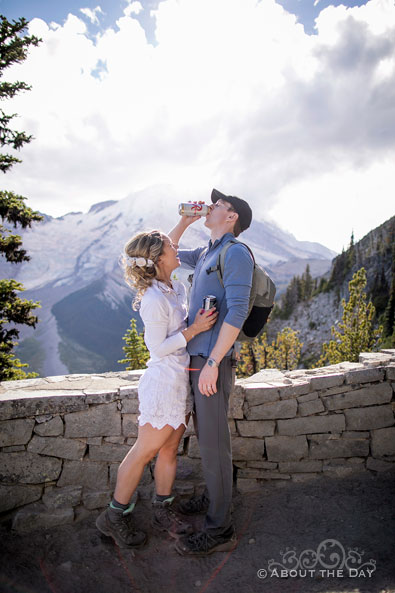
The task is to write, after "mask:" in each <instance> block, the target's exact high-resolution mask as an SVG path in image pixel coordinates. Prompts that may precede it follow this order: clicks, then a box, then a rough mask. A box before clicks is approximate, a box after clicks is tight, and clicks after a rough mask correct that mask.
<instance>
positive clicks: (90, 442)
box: [86, 437, 103, 446]
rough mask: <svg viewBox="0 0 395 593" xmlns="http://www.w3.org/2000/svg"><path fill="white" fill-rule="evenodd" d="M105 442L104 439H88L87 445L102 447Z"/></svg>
mask: <svg viewBox="0 0 395 593" xmlns="http://www.w3.org/2000/svg"><path fill="white" fill-rule="evenodd" d="M102 441H103V438H102V437H91V438H90V439H86V444H87V445H97V446H99V445H101V444H102Z"/></svg>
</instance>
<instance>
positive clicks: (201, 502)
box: [178, 492, 210, 515]
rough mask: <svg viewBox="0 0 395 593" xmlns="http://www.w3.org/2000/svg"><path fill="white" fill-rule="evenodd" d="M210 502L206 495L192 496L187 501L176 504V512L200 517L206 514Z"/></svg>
mask: <svg viewBox="0 0 395 593" xmlns="http://www.w3.org/2000/svg"><path fill="white" fill-rule="evenodd" d="M209 504H210V500H209V499H208V498H207V496H206V494H205V493H204V492H203V494H200V495H199V496H192V498H190V499H189V500H181V501H180V502H179V504H178V510H179V511H180V512H181V513H182V514H183V515H201V514H204V513H207V511H208V507H209Z"/></svg>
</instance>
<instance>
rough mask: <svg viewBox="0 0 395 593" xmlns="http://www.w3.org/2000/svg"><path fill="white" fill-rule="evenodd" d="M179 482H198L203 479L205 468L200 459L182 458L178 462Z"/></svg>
mask: <svg viewBox="0 0 395 593" xmlns="http://www.w3.org/2000/svg"><path fill="white" fill-rule="evenodd" d="M176 479H177V480H186V481H188V482H198V481H200V480H202V479H203V468H202V463H201V461H200V459H191V458H190V457H186V456H184V457H181V458H179V459H178V460H177V472H176Z"/></svg>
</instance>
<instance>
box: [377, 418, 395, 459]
mask: <svg viewBox="0 0 395 593" xmlns="http://www.w3.org/2000/svg"><path fill="white" fill-rule="evenodd" d="M372 455H373V457H384V456H385V455H395V427H394V426H391V427H389V428H379V429H377V430H372Z"/></svg>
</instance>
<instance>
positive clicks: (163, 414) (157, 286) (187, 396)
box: [138, 280, 193, 429]
mask: <svg viewBox="0 0 395 593" xmlns="http://www.w3.org/2000/svg"><path fill="white" fill-rule="evenodd" d="M172 284H173V289H171V288H169V287H168V286H167V285H166V284H164V283H163V282H159V281H158V280H154V282H153V284H152V286H150V287H149V288H148V289H147V290H146V292H145V293H144V295H143V297H142V299H141V305H140V315H141V318H142V320H143V322H144V326H145V333H144V341H145V343H146V345H147V348H148V350H149V353H150V359H149V361H148V363H147V367H148V368H147V369H146V370H145V371H144V374H143V375H142V377H141V379H140V381H139V384H138V396H139V410H140V415H139V417H138V421H139V424H140V426H142V425H143V424H146V423H147V422H149V423H150V424H151V425H152V426H153V427H154V428H158V429H161V428H163V427H164V426H165V425H166V424H169V425H170V426H172V427H173V428H178V427H179V426H180V425H181V424H184V425H185V426H186V424H185V415H186V414H188V413H189V412H192V409H193V397H192V394H191V389H190V383H189V354H188V352H187V349H186V344H187V341H186V339H185V337H184V335H183V334H182V333H181V330H183V329H185V328H186V327H187V320H186V319H187V315H188V308H187V294H186V289H185V286H184V285H183V284H182V282H179V281H178V280H173V281H172Z"/></svg>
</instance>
